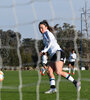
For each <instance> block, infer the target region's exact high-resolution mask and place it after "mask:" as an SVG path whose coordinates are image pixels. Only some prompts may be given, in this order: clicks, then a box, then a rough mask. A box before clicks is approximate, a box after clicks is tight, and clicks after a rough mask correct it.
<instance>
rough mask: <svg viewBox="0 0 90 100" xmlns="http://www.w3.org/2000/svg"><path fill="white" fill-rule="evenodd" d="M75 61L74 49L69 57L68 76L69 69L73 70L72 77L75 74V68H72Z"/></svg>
mask: <svg viewBox="0 0 90 100" xmlns="http://www.w3.org/2000/svg"><path fill="white" fill-rule="evenodd" d="M75 60H76V53H75V51H74V49H72V52H71V54H70V57H69V74H71V68H72V69H73V75H74V74H75V68H74V64H75Z"/></svg>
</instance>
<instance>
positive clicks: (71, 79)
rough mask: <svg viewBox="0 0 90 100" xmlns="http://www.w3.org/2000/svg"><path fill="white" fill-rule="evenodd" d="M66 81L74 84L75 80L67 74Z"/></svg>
mask: <svg viewBox="0 0 90 100" xmlns="http://www.w3.org/2000/svg"><path fill="white" fill-rule="evenodd" d="M66 79H67V80H69V81H71V82H73V81H74V78H73V77H72V76H70V75H69V74H67V76H66Z"/></svg>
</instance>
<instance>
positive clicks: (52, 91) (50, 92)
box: [45, 88, 57, 94]
mask: <svg viewBox="0 0 90 100" xmlns="http://www.w3.org/2000/svg"><path fill="white" fill-rule="evenodd" d="M56 92H57V89H56V88H54V89H52V88H51V89H50V90H48V91H46V92H45V94H52V93H56Z"/></svg>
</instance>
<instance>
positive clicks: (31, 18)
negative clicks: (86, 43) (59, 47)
mask: <svg viewBox="0 0 90 100" xmlns="http://www.w3.org/2000/svg"><path fill="white" fill-rule="evenodd" d="M85 2H86V3H87V9H90V0H0V29H2V30H3V31H7V30H13V31H15V32H20V34H21V36H22V39H23V38H33V39H41V38H42V37H41V34H40V32H39V30H38V24H39V22H40V21H42V20H44V19H46V20H47V21H48V22H49V24H50V25H51V26H54V25H55V24H59V26H63V23H68V24H71V25H75V27H76V30H81V13H82V8H84V7H85ZM88 12H89V13H90V10H88Z"/></svg>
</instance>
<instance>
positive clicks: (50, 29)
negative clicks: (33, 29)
mask: <svg viewBox="0 0 90 100" xmlns="http://www.w3.org/2000/svg"><path fill="white" fill-rule="evenodd" d="M41 24H43V25H45V26H46V27H47V29H48V30H49V31H50V32H53V27H51V26H50V25H49V24H48V22H47V20H43V21H41V22H40V23H39V30H40V25H41Z"/></svg>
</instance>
